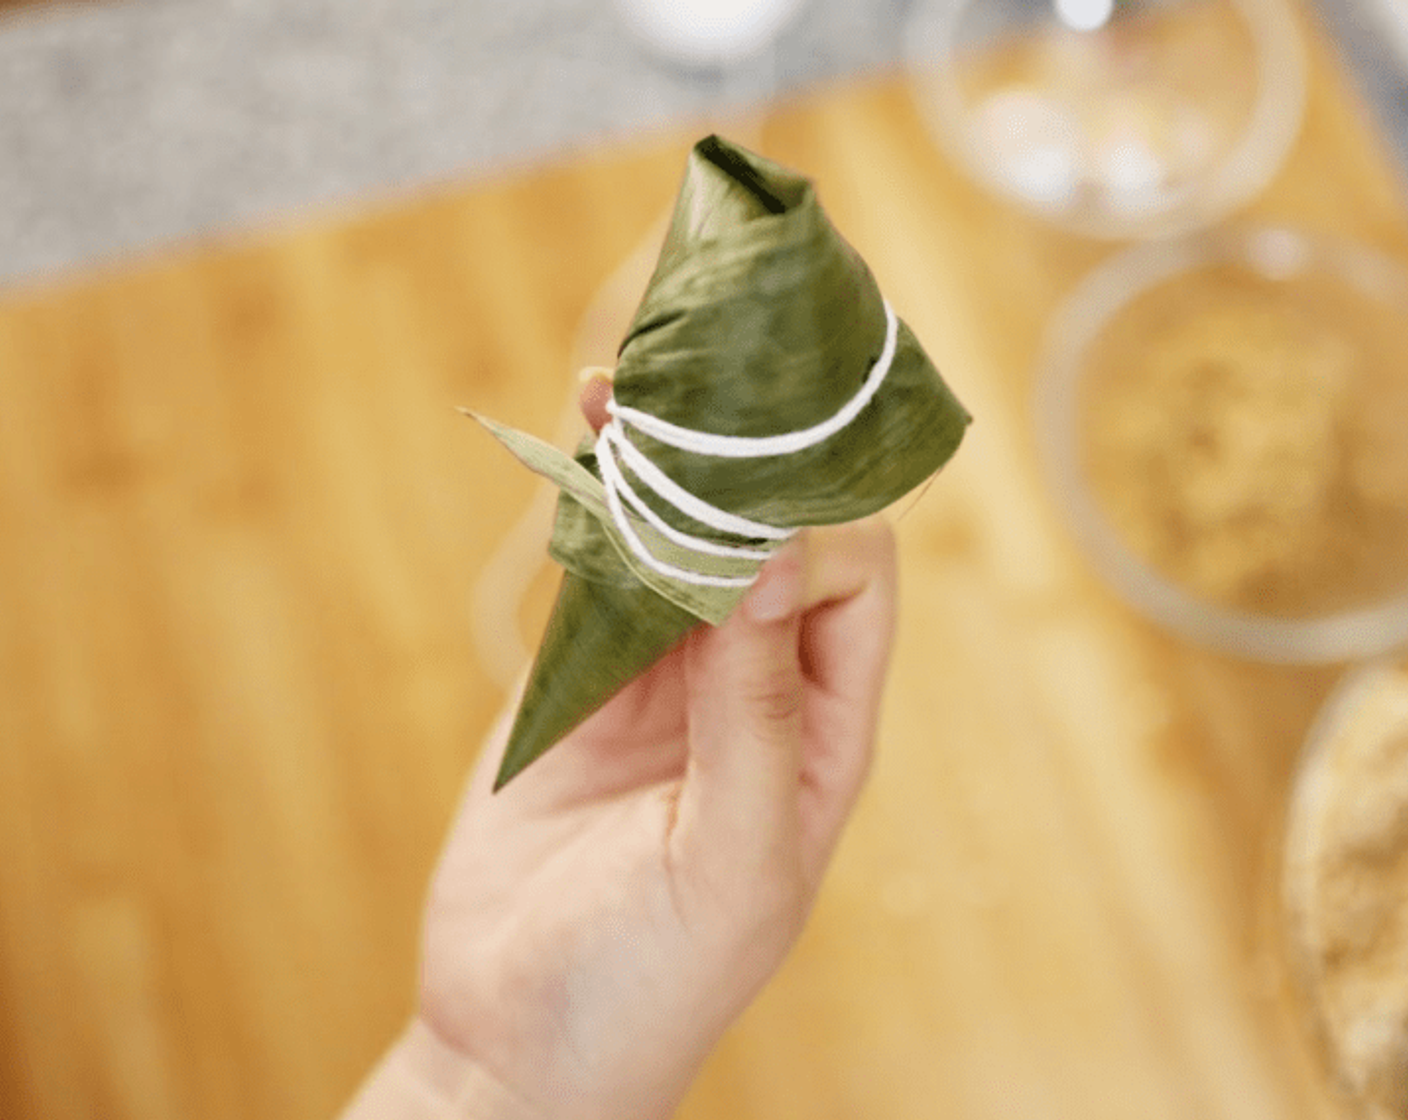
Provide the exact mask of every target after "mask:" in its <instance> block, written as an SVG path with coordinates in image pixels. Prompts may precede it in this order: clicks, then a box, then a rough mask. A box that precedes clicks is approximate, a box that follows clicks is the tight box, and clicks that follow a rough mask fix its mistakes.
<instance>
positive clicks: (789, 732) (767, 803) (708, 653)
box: [680, 538, 805, 860]
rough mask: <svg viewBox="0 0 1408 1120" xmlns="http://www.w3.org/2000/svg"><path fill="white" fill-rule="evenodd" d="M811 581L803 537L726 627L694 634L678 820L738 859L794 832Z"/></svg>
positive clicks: (774, 563) (773, 563) (765, 573)
mask: <svg viewBox="0 0 1408 1120" xmlns="http://www.w3.org/2000/svg"><path fill="white" fill-rule="evenodd" d="M804 583H805V541H804V539H802V538H798V539H795V540H793V541H792V542H791V543H789V544H788V545H787V546H786V547H785V548H783V549H782V550H781V551H780V552H778V554H777V555H776V556H774V557H773V558H772V559H771V560H769V561H768V563H767V564H766V565H765V566H764V568H763V570H762V573H761V575H760V576H759V578H758V582H757V583H756V584H755V585H754V586H753V588H752V590H751V591H750V592H749V593H748V596H747V597H746V598H745V599H744V600H743V602H742V603H741V604H740V606H739V608H738V610H736V611H735V612H734V613H733V615H732V617H730V618H729V620H728V621H727V622H726V623H725V624H724V625H723V626H720V627H718V628H715V629H709V628H707V627H705V628H702V629H701V630H700V631H699V632H697V636H696V638H695V639H694V641H693V643H692V645H691V647H690V649H689V656H688V659H687V661H686V672H687V677H686V679H687V684H688V695H689V699H688V705H689V741H690V742H689V750H690V757H689V773H688V777H687V780H686V782H685V786H684V789H683V790H682V791H681V798H680V812H681V823H686V821H687V822H688V823H690V824H692V825H695V826H697V827H698V828H699V830H700V835H701V836H702V837H703V838H705V839H706V840H707V842H708V843H709V844H710V846H711V847H715V850H716V851H731V852H732V854H733V856H734V857H735V858H738V859H741V860H742V859H746V856H747V854H748V852H749V850H750V849H751V850H752V853H753V854H754V855H758V856H763V857H764V858H766V857H767V856H768V854H769V853H770V852H772V851H773V850H774V847H775V845H776V844H777V843H778V842H785V841H786V840H787V839H789V838H791V837H792V836H793V835H794V834H795V831H796V829H795V823H796V812H797V786H798V782H799V773H800V755H801V749H800V747H801V723H802V704H803V695H804V693H803V678H802V669H801V664H800V662H799V659H798V643H799V639H800V630H801V613H802V607H803V601H804ZM733 840H736V841H737V842H738V844H745V845H748V847H746V848H739V847H737V846H735V844H734V843H731V842H730V841H733Z"/></svg>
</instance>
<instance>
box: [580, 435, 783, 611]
mask: <svg viewBox="0 0 1408 1120" xmlns="http://www.w3.org/2000/svg"><path fill="white" fill-rule="evenodd" d="M596 461H597V463H598V464H600V466H601V474H602V479H603V481H604V482H605V483H606V508H607V509H609V510H610V511H611V519H612V520H613V521H614V522H616V528H618V529H620V530H621V536H623V537H624V538H625V540H626V544H627V545H628V546H629V547H630V550H631V551H632V552H634V553H635V554H636V556H637V557H639V559H640V560H641V561H642V562H643V563H645V564H646V565H648V566H649V567H651V568H654V569H655V571H657V572H659V573H660V574H661V575H664V576H670V577H671V578H673V579H678V580H683V581H684V582H685V583H692V584H694V585H695V586H696V587H751V586H752V584H753V581H754V580H755V579H757V576H756V575H751V576H712V575H707V574H705V573H704V572H694V571H690V570H689V569H687V568H679V567H676V566H675V565H674V564H667V563H666V562H665V561H664V560H661V559H659V558H658V557H657V556H656V555H655V554H654V553H652V552H651V551H650V549H648V548H646V547H645V543H644V542H643V541H642V540H641V539H640V537H639V536H637V535H636V531H635V530H634V529H633V528H631V521H630V518H628V517H627V516H626V511H625V509H624V508H622V506H621V493H620V488H621V486H622V484H623V482H624V481H625V480H624V479H623V478H622V477H621V470H620V468H619V467H617V465H616V459H615V457H614V456H613V455H612V453H611V445H610V444H609V443H608V442H607V441H606V440H604V439H603V440H600V441H598V443H597V457H596ZM711 543H712V542H711Z"/></svg>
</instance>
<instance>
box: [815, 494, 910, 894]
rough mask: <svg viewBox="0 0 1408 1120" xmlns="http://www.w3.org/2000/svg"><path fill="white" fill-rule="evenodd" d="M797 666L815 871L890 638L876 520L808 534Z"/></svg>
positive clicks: (849, 800) (859, 754)
mask: <svg viewBox="0 0 1408 1120" xmlns="http://www.w3.org/2000/svg"><path fill="white" fill-rule="evenodd" d="M807 570H808V588H807V602H808V604H809V609H808V610H807V612H806V613H805V614H804V616H803V621H802V631H801V642H800V646H801V663H802V669H803V672H804V674H805V677H806V680H807V685H808V687H807V706H806V711H805V735H804V739H803V753H802V760H801V775H802V777H801V785H802V788H801V791H800V796H799V813H800V814H801V829H802V849H803V860H804V864H805V866H806V867H807V869H808V871H809V874H810V875H811V877H813V878H819V877H820V873H821V870H822V869H824V867H825V865H826V862H827V860H828V859H829V857H830V853H831V851H832V849H833V848H834V846H835V844H836V841H837V839H838V838H839V836H840V833H841V830H842V828H843V827H844V825H845V822H846V819H847V818H848V817H849V815H850V813H851V810H852V809H853V808H854V806H855V802H856V799H857V797H858V796H859V794H860V791H861V788H862V787H863V786H864V784H865V778H866V775H867V774H868V773H869V770H870V765H871V760H872V757H873V753H874V742H875V734H876V724H877V721H878V719H879V712H880V702H881V699H882V696H883V692H884V684H885V679H886V672H887V669H888V665H889V659H890V651H891V647H892V644H893V638H894V627H895V613H896V583H897V579H896V564H895V545H894V535H893V533H892V532H891V531H890V529H889V527H888V526H887V525H886V524H885V523H884V522H883V521H882V520H880V519H879V518H872V519H870V520H868V521H864V522H858V523H856V524H853V525H848V526H842V527H839V528H837V529H830V530H825V531H823V532H818V533H815V534H813V539H812V542H811V553H810V555H809V558H808V569H807Z"/></svg>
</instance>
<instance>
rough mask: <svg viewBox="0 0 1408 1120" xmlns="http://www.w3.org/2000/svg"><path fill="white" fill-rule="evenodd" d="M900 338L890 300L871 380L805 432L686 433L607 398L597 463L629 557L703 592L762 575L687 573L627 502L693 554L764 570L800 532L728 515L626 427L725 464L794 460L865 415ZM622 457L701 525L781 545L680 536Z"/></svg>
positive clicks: (746, 583) (658, 492) (743, 583)
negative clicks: (640, 489)
mask: <svg viewBox="0 0 1408 1120" xmlns="http://www.w3.org/2000/svg"><path fill="white" fill-rule="evenodd" d="M898 341H899V319H898V318H897V317H896V315H895V312H894V309H893V308H891V306H890V304H889V301H886V302H885V345H884V347H883V348H882V349H881V351H880V357H879V358H878V359H877V360H876V362H875V365H874V366H873V367H872V368H871V370H870V373H869V375H868V376H867V377H866V379H865V384H863V385H862V386H861V387H860V391H859V392H857V393H856V395H855V396H854V397H852V398H851V399H850V400H849V401H847V402H846V404H845V405H844V406H843V407H842V408H841V410H840V411H839V412H837V413H835V414H834V415H832V416H831V417H829V418H828V419H826V420H823V421H822V422H821V423H820V424H815V425H813V426H812V427H810V428H805V429H803V430H801V431H796V432H784V433H782V434H780V435H774V436H723V435H715V434H713V433H711V432H696V431H693V430H692V429H690V428H682V427H680V426H679V425H678V424H672V423H670V422H669V421H668V420H661V419H660V418H659V417H658V416H651V415H650V414H649V413H646V412H641V411H640V410H639V409H634V408H630V407H628V406H625V405H618V404H617V403H616V402H615V401H614V400H613V401H608V402H607V405H606V408H607V411H608V412H609V413H610V414H611V419H610V420H609V421H608V422H607V423H606V424H605V425H604V426H603V427H602V429H601V434H600V435H599V436H598V437H597V441H596V459H597V463H598V465H599V466H600V467H601V480H602V484H603V486H604V488H605V491H606V506H607V509H608V510H609V511H610V513H611V519H612V520H613V521H614V522H615V523H616V528H617V529H619V530H620V532H621V536H622V537H623V538H624V539H625V541H626V544H627V545H628V546H629V547H630V550H631V552H632V553H634V554H635V556H636V557H637V558H638V559H639V560H640V561H641V563H643V564H645V565H647V566H648V567H650V568H652V569H654V570H655V571H657V572H659V573H660V574H661V575H664V576H668V577H670V578H671V579H677V580H682V581H683V582H685V583H690V584H694V585H696V586H699V587H749V586H751V585H752V584H753V582H754V581H755V580H756V579H757V578H758V575H757V572H756V571H755V572H754V573H753V574H752V575H748V576H717V575H710V574H708V573H705V572H696V571H693V570H691V569H688V568H681V567H678V566H676V565H674V564H668V563H666V562H665V561H663V560H661V559H660V558H659V557H657V556H655V555H654V554H653V553H652V552H651V551H650V549H648V548H646V546H645V543H644V542H643V541H642V540H641V539H640V536H639V534H637V533H636V531H635V529H634V528H633V527H632V526H631V522H630V518H629V517H628V516H627V514H626V508H625V507H626V506H627V505H629V506H630V507H631V508H632V509H633V510H635V511H636V512H637V513H638V514H640V516H641V517H643V518H644V519H645V520H646V522H647V523H648V524H650V525H651V526H652V527H653V528H654V529H656V530H657V531H658V532H659V533H660V534H661V535H662V536H664V537H665V538H666V539H667V540H670V541H673V542H674V543H675V544H677V545H680V546H681V547H682V548H686V549H688V550H690V551H691V552H696V553H698V554H700V555H704V556H721V557H729V558H734V559H743V560H756V561H758V562H759V565H760V566H761V563H762V561H764V560H766V559H767V558H768V557H769V556H771V555H772V554H773V552H774V551H776V549H777V548H779V547H781V544H782V542H784V541H786V540H787V539H788V538H790V537H791V536H792V535H793V534H795V533H796V531H797V530H796V529H781V528H777V527H776V526H773V525H765V524H763V523H762V522H761V521H752V520H750V519H748V518H746V517H740V516H739V515H738V514H735V513H729V512H728V510H723V509H719V508H718V507H717V506H714V505H710V504H709V503H708V502H706V501H704V500H703V499H702V498H700V497H698V496H697V495H695V494H691V493H690V492H689V491H688V490H686V489H685V488H684V487H682V486H680V485H679V484H678V483H676V482H675V481H674V480H673V479H671V478H670V477H669V476H668V475H667V474H665V472H664V471H662V470H661V469H660V468H659V467H657V466H656V465H655V464H654V463H652V462H651V461H650V459H649V458H647V457H646V455H645V454H644V453H642V452H641V450H640V449H639V448H638V447H636V446H635V444H633V443H632V442H631V441H630V438H629V437H628V436H627V435H626V426H627V425H629V426H630V427H632V428H635V429H637V430H638V431H641V432H644V433H645V434H646V435H648V436H650V437H651V438H652V439H655V440H659V441H660V442H661V443H664V444H668V445H669V446H670V447H675V448H678V449H679V450H681V451H689V452H693V453H694V454H696V455H708V456H711V457H714V458H722V459H763V458H768V457H772V456H777V455H795V454H796V453H797V452H799V451H804V450H806V449H807V448H809V447H814V446H816V445H817V444H819V443H821V442H822V441H824V440H827V439H829V438H831V437H832V436H833V435H835V434H836V433H837V432H839V431H840V430H841V429H842V428H844V427H845V426H846V425H847V424H849V423H851V421H853V420H854V419H855V418H856V417H857V416H858V415H860V412H861V410H862V409H863V408H865V406H866V405H867V404H869V403H870V401H871V399H872V398H873V397H874V396H875V394H876V392H878V391H879V389H880V386H881V384H882V383H883V382H884V380H885V376H886V374H888V373H889V372H890V366H891V365H892V364H893V363H894V360H895V351H896V349H897V346H898ZM618 453H619V454H620V457H621V459H622V461H624V463H625V465H626V466H627V467H629V468H630V470H631V473H632V474H633V475H635V477H636V478H637V479H638V480H639V481H640V482H641V483H643V484H644V485H645V486H648V487H649V488H650V489H651V490H653V491H654V492H655V493H656V495H658V496H659V497H660V498H661V499H663V500H664V501H665V502H667V503H668V504H669V505H671V506H673V507H674V508H675V509H677V510H679V511H680V512H681V513H683V514H685V515H686V516H688V517H690V518H692V519H693V520H695V521H698V522H699V523H700V524H702V525H707V526H709V528H711V529H715V530H717V531H718V532H720V533H725V534H728V535H730V536H735V537H742V538H744V539H748V540H764V541H773V542H776V543H774V544H773V545H772V547H771V548H757V547H749V546H744V545H729V544H719V543H718V542H717V541H711V540H706V539H704V538H703V537H696V536H692V535H691V534H689V533H684V532H681V531H680V530H679V529H676V528H675V527H674V526H673V525H670V524H669V523H668V522H667V521H665V519H664V518H662V517H661V516H660V515H659V514H658V513H656V512H655V511H654V510H653V509H651V508H650V506H649V505H648V504H647V503H646V502H645V500H644V499H642V498H641V496H640V495H639V494H638V493H636V491H635V489H634V488H633V487H632V486H631V484H630V483H629V482H627V481H626V477H625V474H624V473H623V472H622V470H621V466H620V464H619V463H618V462H617V460H616V456H617V454H618ZM623 499H624V501H623Z"/></svg>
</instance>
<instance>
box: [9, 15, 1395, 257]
mask: <svg viewBox="0 0 1408 1120" xmlns="http://www.w3.org/2000/svg"><path fill="white" fill-rule="evenodd" d="M1383 2H1385V0H1320V8H1321V9H1322V16H1323V18H1324V19H1325V22H1326V23H1327V25H1328V26H1330V27H1331V29H1332V30H1333V31H1334V33H1335V35H1336V37H1337V39H1338V41H1339V42H1340V43H1341V44H1342V46H1343V47H1344V49H1345V50H1346V52H1347V54H1348V56H1349V58H1350V59H1351V61H1352V63H1353V66H1354V69H1355V71H1356V73H1357V74H1358V75H1359V76H1360V77H1361V79H1362V81H1363V84H1364V87H1365V89H1366V92H1368V93H1369V95H1370V99H1371V101H1372V102H1373V103H1374V105H1375V106H1376V107H1377V109H1378V110H1379V111H1380V120H1381V124H1382V126H1383V129H1384V131H1385V132H1386V134H1387V135H1389V136H1390V137H1391V138H1392V142H1393V143H1394V145H1395V146H1396V148H1397V150H1398V151H1399V152H1400V154H1401V155H1402V156H1403V158H1404V162H1405V166H1408V74H1405V69H1404V65H1405V64H1404V63H1403V62H1402V61H1400V60H1398V59H1397V57H1396V56H1395V55H1394V54H1393V52H1392V51H1391V50H1390V49H1389V48H1388V46H1387V45H1386V42H1385V36H1384V35H1383V34H1381V33H1380V32H1379V30H1378V29H1377V27H1376V26H1375V25H1374V23H1373V20H1372V18H1371V16H1372V13H1370V12H1369V11H1368V8H1369V6H1371V5H1373V4H1378V3H1383ZM911 3H912V0H808V2H807V3H806V5H805V8H804V11H803V13H802V16H801V17H800V18H798V19H796V20H794V21H793V22H792V24H791V25H789V27H788V28H787V29H786V31H785V32H784V33H783V35H782V37H781V39H780V40H779V41H778V43H777V45H776V47H775V49H774V50H773V51H772V52H771V53H770V54H769V55H767V56H765V59H764V60H763V61H762V62H754V63H752V64H749V65H745V66H743V67H741V68H739V69H737V70H731V71H729V72H728V73H727V74H726V75H725V74H724V73H721V72H712V73H711V72H707V71H694V72H690V71H686V70H682V69H678V68H675V67H672V66H670V65H668V64H666V63H664V62H662V61H660V60H657V59H655V58H653V57H651V56H650V55H649V53H647V52H646V51H644V50H643V49H641V48H640V47H639V46H638V45H637V43H636V41H635V40H634V39H633V38H632V37H631V36H630V35H628V34H626V33H624V31H623V29H622V27H621V26H620V23H619V17H618V16H617V14H616V9H615V7H614V5H612V4H611V3H609V2H608V0H515V2H513V3H502V2H500V3H489V2H488V0H359V2H358V3H356V4H352V3H347V2H343V0H281V2H275V0H135V2H131V3H108V4H97V5H94V6H91V7H83V8H76V9H75V8H45V7H41V8H33V9H21V10H20V11H18V12H16V13H13V14H10V15H9V16H6V17H4V18H0V283H6V284H15V283H21V284H22V283H25V282H29V281H34V280H37V279H41V278H43V277H45V276H52V275H53V274H55V273H56V272H62V271H67V270H70V269H74V268H81V267H84V266H86V265H90V264H93V263H98V262H103V261H109V260H112V259H113V258H115V257H121V256H122V255H124V254H127V253H130V252H132V251H134V250H146V249H148V248H150V247H151V246H154V245H156V246H161V245H165V244H170V243H172V242H179V241H182V240H186V239H190V238H196V237H203V236H210V235H213V234H218V233H219V232H221V231H225V230H230V229H234V228H240V227H248V226H250V225H259V224H265V223H269V222H271V221H273V222H277V221H284V220H291V219H292V218H294V217H296V216H298V215H300V214H304V213H307V212H309V211H310V210H316V209H318V208H320V207H325V206H329V205H335V204H338V203H340V202H343V201H345V200H348V199H354V198H357V199H360V198H366V197H385V196H388V195H394V194H396V193H398V192H401V191H404V190H407V189H411V188H414V187H419V186H422V185H424V184H427V183H433V182H436V181H443V180H448V179H450V178H463V177H466V176H471V177H472V176H482V175H486V174H491V173H496V172H499V171H501V170H503V169H504V168H506V167H511V166H515V165H523V164H526V163H530V162H532V161H536V160H539V159H542V158H544V157H546V156H548V155H550V154H557V153H561V152H564V151H570V150H572V149H574V148H577V147H582V146H585V145H588V144H591V143H594V142H597V141H600V140H602V139H610V138H613V137H619V136H624V135H626V134H628V133H631V132H634V131H637V130H639V129H642V128H651V127H657V126H661V125H664V124H666V123H668V122H671V121H675V120H685V119H691V118H694V119H697V118H699V117H700V116H702V115H704V114H705V113H708V112H710V111H715V110H717V109H718V108H719V107H720V105H721V104H723V103H747V102H755V101H758V100H760V99H762V98H764V97H767V96H769V95H772V94H776V93H785V92H793V91H796V90H799V89H801V88H804V87H806V86H808V85H812V84H816V83H820V82H825V81H829V80H833V79H836V78H839V77H843V76H847V75H852V74H860V73H867V72H875V71H879V70H885V69H891V68H894V67H896V66H898V65H899V59H900V57H901V53H902V51H901V40H902V28H903V26H904V23H905V19H906V16H907V15H908V11H909V8H910V7H911Z"/></svg>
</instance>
